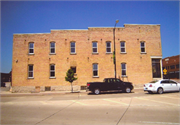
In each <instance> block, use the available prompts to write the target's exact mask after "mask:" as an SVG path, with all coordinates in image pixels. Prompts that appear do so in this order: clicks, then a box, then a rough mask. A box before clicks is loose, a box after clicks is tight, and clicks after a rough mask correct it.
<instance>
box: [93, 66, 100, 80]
mask: <svg viewBox="0 0 180 125" xmlns="http://www.w3.org/2000/svg"><path fill="white" fill-rule="evenodd" d="M94 65H97V69H94ZM98 68H99V66H98V63H93V77H99V72H98ZM94 71H97V75H94Z"/></svg>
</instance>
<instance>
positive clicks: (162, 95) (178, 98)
mask: <svg viewBox="0 0 180 125" xmlns="http://www.w3.org/2000/svg"><path fill="white" fill-rule="evenodd" d="M161 97H164V98H171V99H180V97H177V98H176V97H170V96H164V95H162V96H161Z"/></svg>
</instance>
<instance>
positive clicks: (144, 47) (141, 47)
mask: <svg viewBox="0 0 180 125" xmlns="http://www.w3.org/2000/svg"><path fill="white" fill-rule="evenodd" d="M142 43H144V46H142V45H141V44H142ZM140 49H141V53H146V42H145V41H141V42H140ZM142 49H144V52H142Z"/></svg>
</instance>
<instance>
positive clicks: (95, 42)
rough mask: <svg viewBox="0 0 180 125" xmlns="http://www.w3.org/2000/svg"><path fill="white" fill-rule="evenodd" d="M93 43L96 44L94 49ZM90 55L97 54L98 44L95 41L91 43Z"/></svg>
mask: <svg viewBox="0 0 180 125" xmlns="http://www.w3.org/2000/svg"><path fill="white" fill-rule="evenodd" d="M93 43H96V47H93ZM94 49H96V50H97V51H96V52H94ZM92 53H93V54H97V53H98V42H97V41H93V42H92Z"/></svg>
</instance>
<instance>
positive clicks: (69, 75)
mask: <svg viewBox="0 0 180 125" xmlns="http://www.w3.org/2000/svg"><path fill="white" fill-rule="evenodd" d="M77 79H78V78H75V77H74V72H73V70H72V69H69V70H68V71H67V72H66V77H65V80H66V81H68V82H70V83H71V92H73V86H72V83H73V81H75V80H77Z"/></svg>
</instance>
